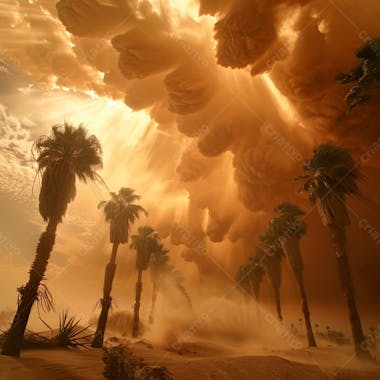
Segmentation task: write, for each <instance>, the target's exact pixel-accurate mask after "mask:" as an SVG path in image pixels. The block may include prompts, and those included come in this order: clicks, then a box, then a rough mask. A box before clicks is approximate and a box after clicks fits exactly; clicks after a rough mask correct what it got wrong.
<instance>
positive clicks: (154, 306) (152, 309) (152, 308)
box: [149, 281, 158, 324]
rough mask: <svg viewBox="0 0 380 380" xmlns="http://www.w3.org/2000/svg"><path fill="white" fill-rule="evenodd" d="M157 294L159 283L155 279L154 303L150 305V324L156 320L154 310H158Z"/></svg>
mask: <svg viewBox="0 0 380 380" xmlns="http://www.w3.org/2000/svg"><path fill="white" fill-rule="evenodd" d="M157 295H158V285H157V283H156V281H153V293H152V305H151V307H150V313H149V323H150V324H153V322H154V312H155V310H156V301H157Z"/></svg>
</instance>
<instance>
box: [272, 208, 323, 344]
mask: <svg viewBox="0 0 380 380" xmlns="http://www.w3.org/2000/svg"><path fill="white" fill-rule="evenodd" d="M274 211H275V212H276V217H275V218H274V219H272V221H271V223H270V228H271V229H272V231H273V233H274V234H275V235H276V236H277V237H278V240H279V242H280V244H281V247H282V250H283V251H284V252H285V255H286V256H287V258H288V260H289V263H290V267H291V268H292V271H293V273H294V275H295V277H296V280H297V284H298V288H299V291H300V294H301V300H302V311H303V315H304V317H305V324H306V331H307V337H308V343H309V347H316V346H317V344H316V342H315V338H314V333H313V328H312V325H311V321H310V309H309V303H308V300H307V296H306V289H305V285H304V278H303V269H304V266H303V260H302V255H301V249H300V239H301V236H302V235H304V234H305V233H306V223H305V222H304V221H303V220H302V219H301V218H300V217H301V216H303V215H305V213H304V211H302V210H301V209H299V208H298V207H297V206H295V205H293V204H290V203H286V202H285V203H282V204H280V205H279V206H277V207H276V208H275V210H274Z"/></svg>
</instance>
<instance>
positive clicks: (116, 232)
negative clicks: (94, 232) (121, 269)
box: [92, 187, 147, 348]
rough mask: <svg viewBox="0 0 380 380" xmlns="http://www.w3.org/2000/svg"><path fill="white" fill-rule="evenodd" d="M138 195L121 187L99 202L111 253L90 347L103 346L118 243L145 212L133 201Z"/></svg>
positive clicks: (124, 240)
mask: <svg viewBox="0 0 380 380" xmlns="http://www.w3.org/2000/svg"><path fill="white" fill-rule="evenodd" d="M139 199H140V196H138V195H137V194H135V192H134V190H132V189H129V188H125V187H122V188H121V189H120V190H119V193H117V194H116V193H111V199H110V200H108V201H103V202H101V203H100V204H99V208H102V209H103V212H104V216H105V219H106V221H107V222H109V223H110V242H111V243H112V253H111V259H110V262H109V263H108V264H107V266H106V271H105V276H104V286H103V298H102V300H101V305H102V311H101V313H100V316H99V320H98V325H97V328H96V333H95V336H94V339H93V341H92V347H97V348H100V347H102V346H103V338H104V333H105V329H106V325H107V318H108V312H109V309H110V307H111V302H112V298H111V290H112V283H113V279H114V277H115V271H116V256H117V250H118V248H119V245H120V244H125V243H127V242H128V237H129V228H130V226H131V224H133V223H134V222H135V221H136V220H137V219H138V218H139V216H140V214H141V213H145V214H146V215H147V212H146V211H145V209H144V208H143V207H141V206H139V205H137V204H135V203H133V202H135V201H138V200H139Z"/></svg>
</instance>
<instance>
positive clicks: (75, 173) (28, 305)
mask: <svg viewBox="0 0 380 380" xmlns="http://www.w3.org/2000/svg"><path fill="white" fill-rule="evenodd" d="M33 152H34V153H35V154H36V155H37V164H38V173H40V174H41V176H42V183H41V191H40V195H39V211H40V214H41V216H42V218H43V219H44V221H45V222H47V223H48V224H47V227H46V230H45V232H43V233H42V235H41V237H40V240H39V243H38V245H37V251H36V256H35V259H34V262H33V264H32V266H31V269H30V271H29V281H28V283H27V284H26V285H25V286H23V287H21V288H20V294H21V297H20V301H19V304H18V308H17V312H16V315H15V317H14V320H13V323H12V325H11V328H10V330H9V332H8V334H7V339H6V341H5V343H4V345H3V349H2V353H3V354H4V355H11V356H19V354H20V348H21V345H22V341H23V336H24V332H25V328H26V325H27V323H28V319H29V315H30V312H31V310H32V306H33V304H34V302H35V301H36V299H37V297H38V288H39V285H40V283H41V281H42V279H43V278H44V275H45V272H46V268H47V265H48V262H49V258H50V254H51V251H52V250H53V246H54V243H55V235H56V231H57V227H58V224H59V223H61V222H62V219H63V217H64V215H65V213H66V210H67V207H68V204H69V203H70V202H72V201H73V200H74V198H75V195H76V179H77V178H78V179H79V180H81V181H83V182H99V181H100V182H102V181H101V179H100V177H99V176H98V175H97V173H96V168H98V167H100V166H101V165H102V159H101V156H102V150H101V146H100V143H99V141H98V139H97V138H96V137H95V136H89V135H88V133H87V130H86V129H84V128H83V127H82V126H79V127H78V128H75V127H73V126H71V125H70V124H68V123H64V124H62V125H56V126H54V127H53V128H52V133H51V135H50V136H42V137H40V138H38V139H37V140H36V142H35V144H34V146H33ZM102 183H103V182H102Z"/></svg>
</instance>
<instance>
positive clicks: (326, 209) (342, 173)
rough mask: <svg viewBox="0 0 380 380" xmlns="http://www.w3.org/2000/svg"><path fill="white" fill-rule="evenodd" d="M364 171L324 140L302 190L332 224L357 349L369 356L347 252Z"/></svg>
mask: <svg viewBox="0 0 380 380" xmlns="http://www.w3.org/2000/svg"><path fill="white" fill-rule="evenodd" d="M360 177H361V175H360V171H359V169H358V165H357V164H356V163H355V162H354V160H353V158H352V157H351V155H350V153H349V152H348V151H347V150H346V149H344V148H340V147H337V146H335V145H333V144H330V143H327V144H322V145H320V146H319V147H318V148H316V149H314V155H313V157H312V158H311V159H309V160H308V161H306V162H305V166H304V176H302V177H299V179H303V180H304V181H305V183H304V184H303V186H302V187H301V188H300V192H301V193H302V192H307V193H308V194H309V199H310V201H311V203H313V204H316V205H317V207H318V210H319V213H320V216H321V219H322V223H323V224H324V225H325V226H327V227H328V229H329V233H330V239H331V243H332V246H333V249H334V251H335V256H336V260H337V263H338V272H339V277H340V281H341V284H342V288H343V293H344V297H345V299H346V302H347V306H348V310H349V319H350V323H351V330H352V336H353V340H354V345H355V352H356V354H357V355H358V356H362V357H366V356H368V355H369V354H368V352H367V351H365V350H364V349H363V345H362V343H363V342H364V334H363V328H362V324H361V320H360V315H359V312H358V309H357V307H356V300H355V294H354V285H353V281H352V276H351V270H350V265H349V260H348V255H347V240H346V227H347V225H349V223H350V218H349V215H348V211H347V206H346V197H347V196H353V195H357V194H359V188H358V184H357V182H358V181H359V179H360Z"/></svg>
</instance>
